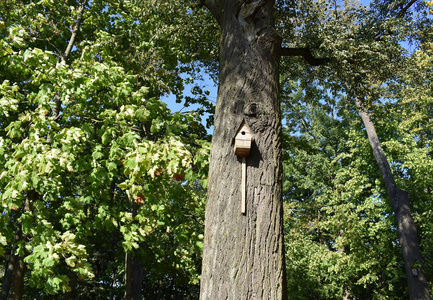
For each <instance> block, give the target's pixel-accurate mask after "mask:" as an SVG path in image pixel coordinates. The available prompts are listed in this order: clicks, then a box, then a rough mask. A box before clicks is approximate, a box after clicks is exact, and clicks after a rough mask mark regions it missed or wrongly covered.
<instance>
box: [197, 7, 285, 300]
mask: <svg viewBox="0 0 433 300" xmlns="http://www.w3.org/2000/svg"><path fill="white" fill-rule="evenodd" d="M206 3H208V4H211V5H209V6H208V7H209V9H214V11H213V12H212V13H213V15H214V16H216V17H217V18H218V22H219V24H220V27H221V33H222V34H221V36H222V37H221V44H220V82H219V89H218V100H217V106H216V112H215V123H214V128H215V129H214V134H213V140H212V147H211V158H210V171H209V186H208V200H207V204H206V221H205V241H204V253H203V271H202V278H201V291H200V299H286V297H287V295H286V293H287V292H286V286H285V283H286V276H285V263H284V243H283V221H282V213H283V208H282V196H281V195H282V194H281V177H282V176H281V174H282V164H281V136H280V131H281V117H280V104H279V96H278V95H279V88H278V64H279V49H280V39H279V37H278V36H277V35H276V34H275V32H274V30H273V28H272V25H273V24H272V9H273V4H274V2H273V1H256V2H252V3H247V1H239V0H238V1H234V0H226V1H219V2H217V1H205V5H206ZM216 7H218V8H219V10H215V8H216ZM243 119H245V120H246V122H247V123H248V125H249V126H250V128H251V130H252V133H253V135H254V142H253V145H252V148H251V151H250V154H249V156H248V157H247V159H246V163H247V180H246V202H247V203H246V213H245V214H242V213H241V171H242V168H241V163H242V159H241V158H240V157H237V156H236V155H235V154H234V150H233V144H232V140H233V137H234V135H235V131H236V129H237V128H238V126H239V124H240V123H241V121H242V120H243Z"/></svg>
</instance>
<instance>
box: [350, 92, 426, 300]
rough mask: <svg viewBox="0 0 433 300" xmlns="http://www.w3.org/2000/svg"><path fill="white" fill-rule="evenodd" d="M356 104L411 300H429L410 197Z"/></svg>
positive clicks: (371, 126) (358, 104) (368, 122)
mask: <svg viewBox="0 0 433 300" xmlns="http://www.w3.org/2000/svg"><path fill="white" fill-rule="evenodd" d="M355 100H356V105H357V106H358V112H359V114H360V116H361V119H362V121H363V123H364V126H365V129H366V131H367V135H368V140H369V142H370V146H371V148H372V149H373V155H374V158H375V159H376V162H377V164H378V166H379V169H380V172H381V174H382V178H383V181H384V182H385V187H386V191H387V193H388V196H389V198H390V200H391V205H392V208H393V210H394V214H395V220H396V223H397V230H398V238H399V241H400V246H401V249H402V253H403V260H404V269H405V273H406V278H407V283H408V286H409V296H410V299H411V300H415V299H416V300H424V299H430V293H429V290H428V285H427V281H426V278H425V275H424V270H423V268H422V257H421V251H420V248H419V244H418V238H417V230H416V226H415V222H414V221H413V218H412V214H411V211H410V198H409V193H408V192H406V191H403V190H401V189H399V188H398V187H397V185H396V183H395V180H394V176H393V175H392V172H391V168H390V166H389V163H388V159H387V157H386V155H385V153H384V152H383V149H382V147H381V146H380V142H379V138H378V136H377V133H376V129H375V128H374V124H373V122H372V121H371V119H370V117H369V116H368V113H367V111H366V109H365V108H364V107H363V105H362V103H361V101H360V100H359V99H357V98H355Z"/></svg>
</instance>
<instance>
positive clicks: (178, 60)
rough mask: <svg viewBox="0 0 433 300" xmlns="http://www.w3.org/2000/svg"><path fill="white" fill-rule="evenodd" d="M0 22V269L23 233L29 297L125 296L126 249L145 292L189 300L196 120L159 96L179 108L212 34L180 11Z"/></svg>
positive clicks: (69, 10) (132, 4)
mask: <svg viewBox="0 0 433 300" xmlns="http://www.w3.org/2000/svg"><path fill="white" fill-rule="evenodd" d="M0 11H1V13H0V31H1V34H0V36H1V39H0V64H1V66H2V67H1V68H0V78H1V82H2V83H1V85H0V105H1V110H0V111H1V113H0V114H1V115H0V154H1V155H0V166H1V174H0V191H1V192H0V196H1V201H2V214H1V217H0V224H1V225H0V226H1V231H0V232H1V234H0V242H1V245H0V256H1V257H2V260H3V263H2V264H4V263H6V262H7V260H6V255H8V254H9V253H8V251H9V250H8V249H10V247H11V245H12V244H14V243H15V241H14V235H15V231H16V230H17V228H22V231H23V233H24V236H25V240H21V241H18V244H19V248H18V250H17V254H19V255H20V256H23V257H25V259H24V261H25V263H26V264H27V267H28V269H29V272H27V279H26V282H27V283H28V284H26V291H27V295H28V298H31V297H32V296H31V294H32V293H34V294H39V295H43V294H56V293H62V292H63V293H64V292H70V295H72V296H73V297H78V298H82V297H93V296H92V295H94V296H95V297H98V298H101V299H105V298H107V297H108V296H114V295H117V297H122V296H121V295H123V291H122V286H123V275H122V274H123V272H124V255H125V253H126V252H131V251H133V252H134V253H135V255H137V256H139V257H141V261H142V263H143V266H144V268H145V269H146V270H148V271H149V272H150V275H149V276H147V277H146V282H147V285H145V286H144V287H145V289H147V288H149V289H150V288H151V284H152V282H153V284H154V285H155V284H156V283H158V282H159V283H158V284H159V288H160V289H161V293H166V294H167V295H170V293H174V291H173V289H175V290H179V291H180V290H184V295H183V296H184V297H185V298H187V297H189V296H188V295H189V294H191V293H196V289H197V288H196V287H197V285H198V279H199V270H200V257H201V247H202V242H201V241H202V238H203V237H202V232H203V229H202V218H203V215H204V212H203V210H204V193H205V192H204V191H205V187H206V180H205V178H206V176H207V156H208V148H209V143H208V137H207V133H206V130H205V128H204V127H203V125H201V118H200V115H201V114H202V113H203V110H202V111H197V112H188V113H180V112H171V111H170V110H169V109H168V108H167V105H166V104H165V103H164V102H162V101H161V100H160V98H161V97H162V96H163V95H166V94H167V93H175V94H176V95H178V99H179V100H180V101H181V100H182V99H183V98H182V90H183V88H184V80H183V79H182V77H181V74H184V73H190V74H191V76H192V77H191V78H193V77H194V74H195V70H196V68H198V67H199V65H197V64H196V63H195V61H196V60H197V59H199V58H202V59H203V60H206V59H208V60H209V59H211V58H212V56H213V54H212V53H209V52H207V51H203V49H205V48H207V49H209V48H211V47H213V46H212V45H213V43H214V40H213V39H210V37H209V38H208V39H206V40H202V39H199V38H198V35H199V34H200V30H201V29H202V28H203V27H208V28H209V30H208V31H209V32H210V33H211V32H212V27H213V26H214V25H213V24H211V23H210V22H209V19H208V16H207V14H205V13H204V12H203V11H201V10H199V11H196V12H194V13H193V12H192V11H191V7H190V6H189V4H188V3H186V2H182V1H179V2H173V1H97V2H93V1H92V2H88V3H80V2H77V1H64V2H63V1H62V2H59V1H39V2H36V1H3V2H1V4H0ZM80 11H82V16H80ZM199 29H200V30H199ZM210 33H209V34H210ZM74 34H76V35H75V36H74ZM68 44H73V47H72V51H71V52H70V53H68V50H67V49H68ZM191 80H192V79H191ZM200 99H201V100H200V101H202V104H206V105H207V107H208V109H209V110H212V107H211V105H209V104H207V103H208V101H207V99H206V98H205V97H201V98H200ZM30 195H33V196H32V197H30ZM26 199H30V208H29V209H26V208H25V203H26ZM194 287H195V288H194ZM194 289H195V291H194ZM148 292H150V291H148Z"/></svg>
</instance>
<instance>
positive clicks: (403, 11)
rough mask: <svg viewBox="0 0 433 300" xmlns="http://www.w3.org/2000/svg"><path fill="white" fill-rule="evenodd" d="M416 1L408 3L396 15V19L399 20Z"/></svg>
mask: <svg viewBox="0 0 433 300" xmlns="http://www.w3.org/2000/svg"><path fill="white" fill-rule="evenodd" d="M416 1H417V0H412V1H410V2H409V3H408V4H407V5H406V6H405V7H403V8H402V10H401V11H400V12H399V13H398V14H397V18H401V17H403V16H404V14H405V13H406V12H407V11H408V10H409V8H410V7H411V6H412V5H413V4H414V3H415V2H416Z"/></svg>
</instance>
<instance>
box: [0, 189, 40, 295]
mask: <svg viewBox="0 0 433 300" xmlns="http://www.w3.org/2000/svg"><path fill="white" fill-rule="evenodd" d="M38 197H39V195H38V193H37V192H35V191H34V190H30V191H29V192H28V194H27V197H26V198H25V200H24V203H23V207H22V212H23V213H25V212H28V211H30V209H31V208H30V207H31V202H32V201H36V200H37V198H38ZM17 225H18V226H17V230H16V232H15V238H14V242H13V245H12V249H11V252H10V253H11V254H10V256H9V261H8V263H7V266H6V270H5V275H4V277H3V284H2V290H1V296H0V299H1V300H6V299H13V300H21V299H22V298H23V295H24V275H25V271H26V264H25V263H24V256H21V255H19V254H18V253H17V250H18V247H19V245H18V244H19V243H22V242H23V241H26V239H27V237H26V236H25V235H24V234H23V229H22V224H21V222H18V224H17Z"/></svg>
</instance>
